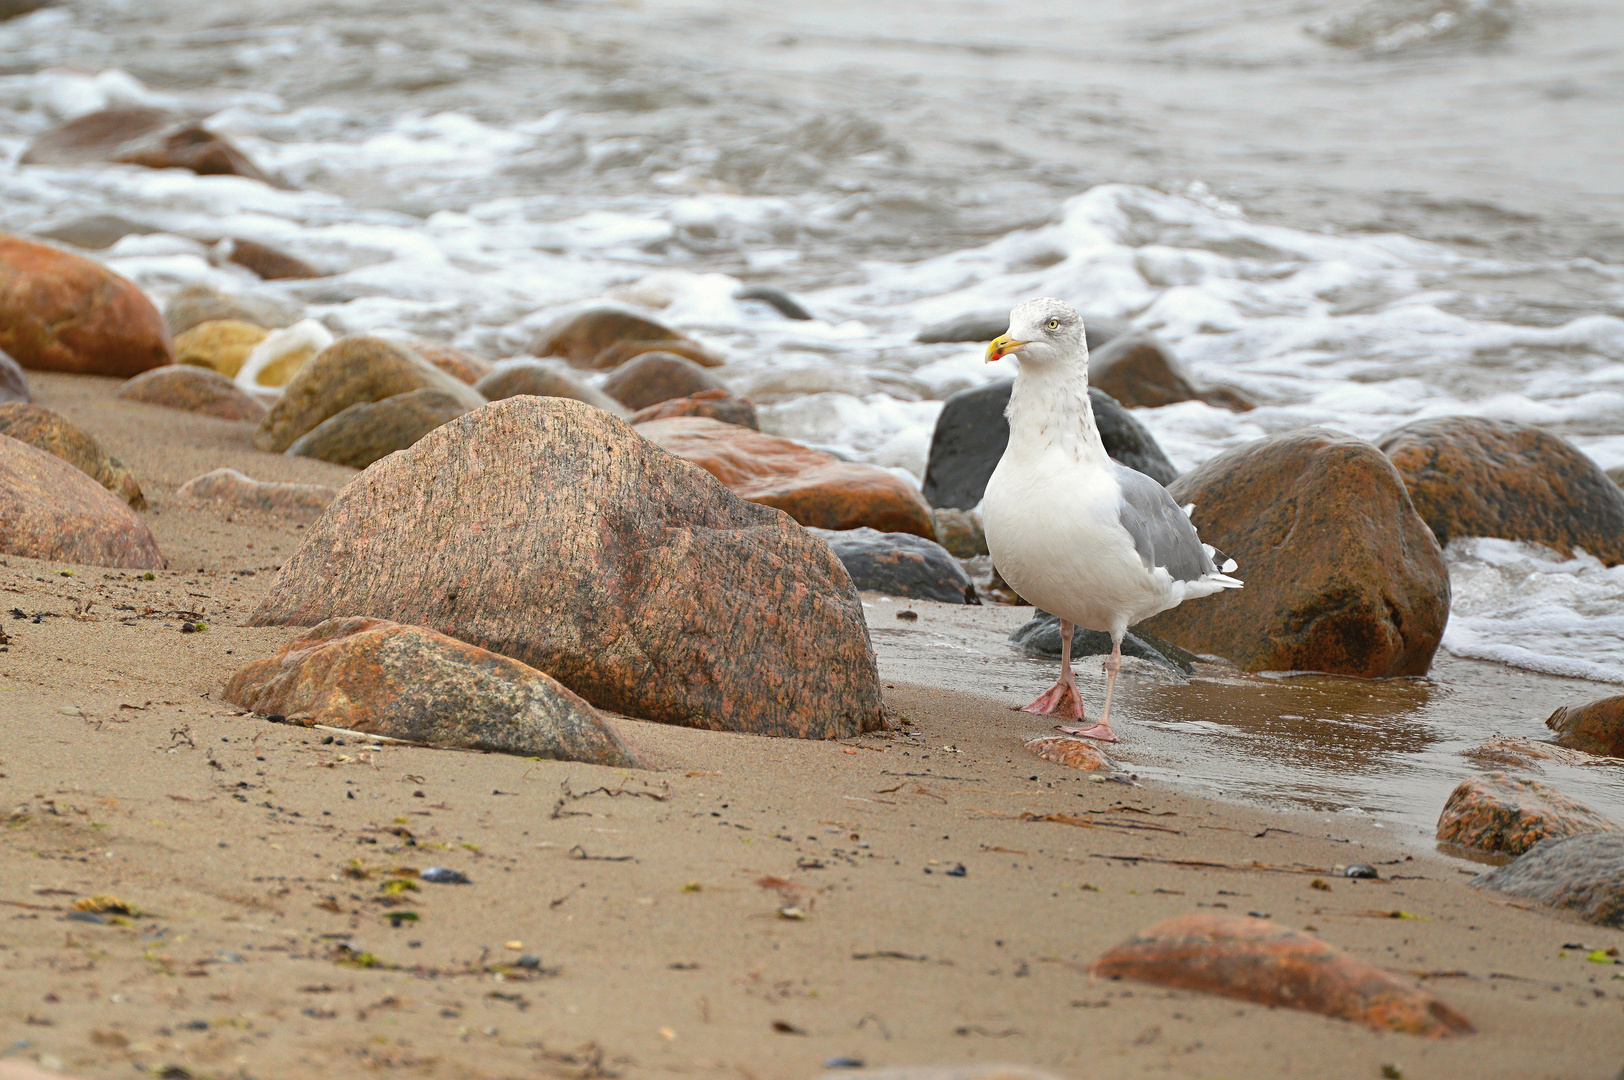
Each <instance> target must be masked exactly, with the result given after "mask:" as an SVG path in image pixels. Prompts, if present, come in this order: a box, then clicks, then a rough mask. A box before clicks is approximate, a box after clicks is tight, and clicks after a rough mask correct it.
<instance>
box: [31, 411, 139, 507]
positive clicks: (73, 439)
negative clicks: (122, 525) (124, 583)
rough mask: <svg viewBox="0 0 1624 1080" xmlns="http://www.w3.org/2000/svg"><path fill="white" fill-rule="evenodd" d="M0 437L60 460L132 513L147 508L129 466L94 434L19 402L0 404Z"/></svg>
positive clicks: (54, 414) (59, 417)
mask: <svg viewBox="0 0 1624 1080" xmlns="http://www.w3.org/2000/svg"><path fill="white" fill-rule="evenodd" d="M0 435H8V436H10V437H11V438H13V439H17V440H19V441H21V442H25V443H27V444H28V445H30V446H32V447H35V448H36V449H39V450H43V451H45V452H46V453H47V454H51V455H53V456H55V457H59V458H61V459H62V460H63V461H66V462H67V463H68V464H69V465H72V466H73V467H74V468H75V469H78V470H79V471H80V472H82V473H84V474H85V475H86V476H88V477H90V478H91V479H92V480H94V481H96V483H98V484H100V485H101V486H102V487H104V488H106V489H107V490H108V491H111V492H112V493H113V494H114V495H117V496H118V497H119V498H120V499H123V500H124V502H125V503H126V504H127V505H129V506H130V507H132V508H134V509H136V510H141V509H144V508H145V507H146V505H147V501H146V499H145V498H143V497H142V495H141V485H140V484H139V483H137V482H136V479H135V474H134V473H133V472H131V471H130V468H129V466H127V465H125V464H124V463H123V462H122V461H120V460H119V459H118V458H116V457H114V456H113V455H112V454H109V453H108V452H107V451H106V450H105V449H103V447H102V444H101V443H99V442H97V441H96V437H95V436H94V435H91V434H90V433H89V432H88V431H86V430H84V429H83V428H81V427H79V426H78V425H77V424H75V423H73V422H71V421H69V420H67V419H66V418H64V417H62V416H59V415H58V414H56V413H54V412H52V411H51V410H50V409H47V408H44V407H43V406H40V405H30V404H27V403H25V402H21V401H14V402H11V403H9V404H6V405H0Z"/></svg>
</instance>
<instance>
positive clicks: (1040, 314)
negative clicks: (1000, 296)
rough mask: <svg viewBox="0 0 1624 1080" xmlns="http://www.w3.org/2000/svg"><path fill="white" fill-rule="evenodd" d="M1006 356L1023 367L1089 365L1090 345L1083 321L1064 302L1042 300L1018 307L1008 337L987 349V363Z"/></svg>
mask: <svg viewBox="0 0 1624 1080" xmlns="http://www.w3.org/2000/svg"><path fill="white" fill-rule="evenodd" d="M1006 356H1017V357H1019V358H1020V361H1021V366H1022V367H1025V366H1027V365H1033V366H1038V367H1049V366H1051V365H1057V364H1064V363H1079V362H1080V363H1085V364H1086V363H1087V362H1088V343H1087V340H1086V339H1085V338H1084V336H1083V317H1082V316H1081V315H1079V314H1077V309H1076V308H1074V307H1072V306H1071V305H1070V304H1068V303H1066V302H1065V301H1064V300H1056V299H1055V298H1054V297H1052V296H1040V297H1038V298H1037V299H1035V300H1026V301H1023V302H1021V303H1019V304H1017V305H1015V310H1014V311H1011V312H1010V313H1009V333H1007V334H1004V335H1003V336H1002V337H997V338H994V339H993V342H992V344H990V345H988V346H987V362H988V363H991V362H992V361H994V360H1002V359H1003V358H1004V357H1006Z"/></svg>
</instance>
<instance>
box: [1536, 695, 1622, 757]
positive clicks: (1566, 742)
mask: <svg viewBox="0 0 1624 1080" xmlns="http://www.w3.org/2000/svg"><path fill="white" fill-rule="evenodd" d="M1545 726H1546V727H1548V728H1550V729H1551V730H1552V731H1554V732H1556V741H1557V742H1558V743H1560V744H1561V745H1563V746H1566V747H1570V748H1572V749H1574V750H1582V751H1584V752H1585V753H1587V754H1603V755H1606V756H1610V757H1624V694H1617V695H1614V696H1613V697H1606V698H1601V699H1600V700H1597V701H1587V702H1585V703H1584V704H1583V705H1564V706H1562V707H1561V708H1560V709H1557V710H1556V711H1555V712H1553V713H1552V714H1551V715H1550V716H1548V717H1546V719H1545Z"/></svg>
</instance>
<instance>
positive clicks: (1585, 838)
mask: <svg viewBox="0 0 1624 1080" xmlns="http://www.w3.org/2000/svg"><path fill="white" fill-rule="evenodd" d="M1472 884H1473V885H1474V886H1476V887H1477V888H1480V889H1491V890H1493V891H1495V892H1502V893H1505V894H1507V895H1508V896H1517V897H1522V898H1523V899H1525V900H1538V901H1540V902H1542V903H1546V904H1550V905H1551V906H1553V907H1557V908H1562V909H1565V910H1568V911H1572V912H1574V913H1575V914H1577V915H1578V916H1579V917H1580V918H1582V919H1584V920H1585V921H1587V922H1593V923H1596V924H1597V925H1599V926H1616V927H1624V834H1621V833H1611V832H1592V833H1580V834H1579V835H1577V836H1564V837H1552V838H1550V839H1548V840H1541V841H1540V842H1539V843H1537V844H1535V845H1534V846H1533V847H1531V848H1529V849H1528V850H1527V851H1525V852H1524V853H1523V854H1522V856H1521V857H1520V858H1518V859H1517V860H1516V861H1515V862H1513V863H1509V864H1507V865H1505V866H1502V867H1500V868H1498V869H1496V870H1491V871H1489V872H1488V873H1486V874H1482V875H1479V876H1478V877H1476V878H1474V879H1473V881H1472Z"/></svg>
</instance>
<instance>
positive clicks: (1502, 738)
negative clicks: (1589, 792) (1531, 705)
mask: <svg viewBox="0 0 1624 1080" xmlns="http://www.w3.org/2000/svg"><path fill="white" fill-rule="evenodd" d="M1461 756H1462V757H1467V758H1471V759H1472V760H1473V761H1477V762H1481V763H1483V764H1485V765H1506V766H1510V767H1511V768H1514V769H1529V770H1531V771H1533V772H1544V771H1545V770H1544V769H1543V768H1542V767H1541V766H1540V764H1539V763H1540V762H1542V761H1554V762H1556V763H1558V764H1561V765H1598V764H1604V763H1606V762H1616V763H1617V764H1619V765H1624V758H1609V757H1599V758H1598V757H1596V756H1594V755H1591V754H1587V753H1585V752H1583V751H1580V750H1570V749H1568V748H1567V747H1565V746H1559V745H1557V744H1556V743H1548V742H1536V741H1534V740H1533V739H1527V738H1524V737H1523V736H1521V735H1495V736H1492V737H1490V738H1488V739H1485V740H1483V741H1482V742H1481V743H1479V744H1478V745H1476V746H1473V747H1470V748H1469V749H1466V750H1462V751H1461Z"/></svg>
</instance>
